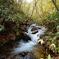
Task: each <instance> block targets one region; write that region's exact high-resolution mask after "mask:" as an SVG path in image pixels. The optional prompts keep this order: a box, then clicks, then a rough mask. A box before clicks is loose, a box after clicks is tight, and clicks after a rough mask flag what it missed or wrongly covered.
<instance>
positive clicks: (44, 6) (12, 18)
mask: <svg viewBox="0 0 59 59" xmlns="http://www.w3.org/2000/svg"><path fill="white" fill-rule="evenodd" d="M6 22H7V23H6ZM8 22H9V23H8ZM30 22H34V23H37V24H38V25H43V26H46V27H47V28H48V30H47V33H46V36H45V37H43V38H42V39H46V40H47V39H48V41H47V44H49V45H51V44H54V45H55V46H56V47H55V48H54V47H53V48H52V50H53V51H55V53H56V54H58V53H59V0H30V1H29V0H0V33H2V32H4V31H6V32H7V33H12V35H13V38H15V35H19V32H20V29H19V27H20V26H21V23H24V24H25V23H26V24H27V23H30ZM6 25H10V26H6ZM4 27H5V30H4ZM10 28H11V29H10ZM5 38H6V37H5V36H4V38H3V37H1V34H0V45H1V46H3V45H4V44H5V43H6V42H8V40H9V39H5ZM7 38H8V36H7ZM49 58H51V57H50V56H49V55H48V59H49ZM37 59H38V58H37Z"/></svg>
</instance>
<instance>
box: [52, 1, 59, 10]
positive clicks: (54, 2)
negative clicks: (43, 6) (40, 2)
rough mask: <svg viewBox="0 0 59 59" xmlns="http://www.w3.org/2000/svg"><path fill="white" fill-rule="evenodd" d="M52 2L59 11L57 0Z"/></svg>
mask: <svg viewBox="0 0 59 59" xmlns="http://www.w3.org/2000/svg"><path fill="white" fill-rule="evenodd" d="M52 3H53V4H54V6H55V8H56V10H57V11H59V8H58V7H57V5H56V0H52Z"/></svg>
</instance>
